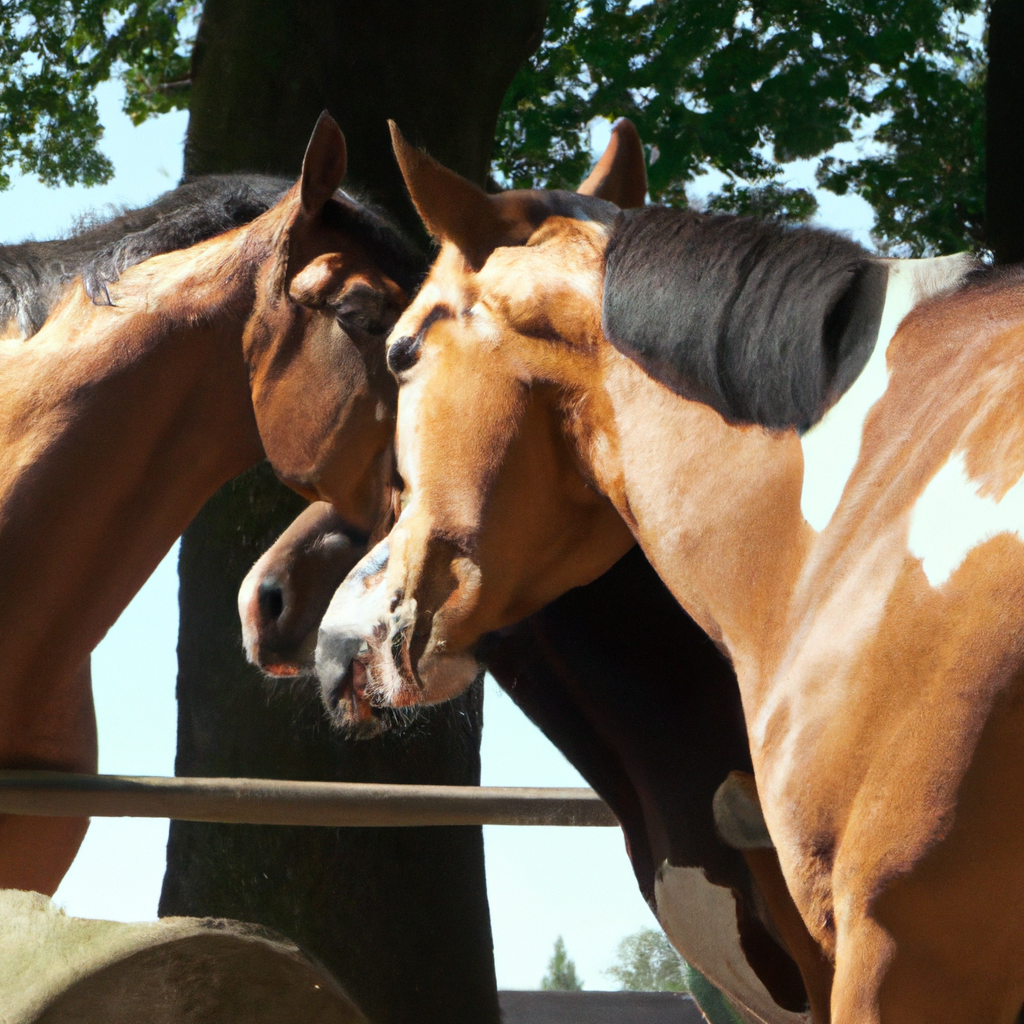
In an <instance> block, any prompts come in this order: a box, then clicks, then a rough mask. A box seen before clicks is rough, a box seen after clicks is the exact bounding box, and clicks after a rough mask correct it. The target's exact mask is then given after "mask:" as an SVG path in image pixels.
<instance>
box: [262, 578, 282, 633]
mask: <svg viewBox="0 0 1024 1024" xmlns="http://www.w3.org/2000/svg"><path fill="white" fill-rule="evenodd" d="M256 601H257V604H258V605H259V609H260V615H261V616H262V617H263V618H264V619H266V620H267V621H269V622H276V621H277V620H278V619H279V618H280V617H281V613H282V612H283V611H284V591H283V590H282V589H281V584H280V583H278V581H277V580H275V579H267V580H263V581H262V582H261V583H260V585H259V589H258V590H257V592H256Z"/></svg>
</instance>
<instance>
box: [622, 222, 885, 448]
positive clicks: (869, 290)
mask: <svg viewBox="0 0 1024 1024" xmlns="http://www.w3.org/2000/svg"><path fill="white" fill-rule="evenodd" d="M887 278H888V273H887V271H886V269H885V267H884V265H883V264H881V263H880V262H878V261H875V260H873V259H872V258H871V256H870V255H869V254H868V253H867V251H866V250H864V249H862V248H861V247H860V246H859V245H857V244H856V243H855V242H851V241H850V240H848V239H846V238H843V237H841V236H840V235H836V234H833V233H832V232H829V231H823V230H820V229H816V228H789V227H785V226H783V225H781V224H778V223H774V222H767V221H758V220H754V219H752V218H748V217H735V216H730V215H728V214H718V215H712V214H702V213H697V212H695V211H693V210H675V209H668V208H666V207H660V206H649V207H645V208H643V209H640V210H635V211H628V212H625V213H622V214H620V215H619V217H618V218H617V219H616V221H615V224H614V226H613V229H612V236H611V241H610V242H609V245H608V248H607V250H606V254H605V290H604V309H603V327H604V332H605V334H606V336H607V337H608V340H609V341H610V342H611V343H612V344H613V345H615V347H616V348H618V349H619V350H620V351H621V352H622V353H624V354H625V355H627V356H629V357H630V358H631V359H633V360H635V361H636V362H637V363H639V364H640V365H641V366H642V367H643V368H644V369H645V370H646V371H647V373H649V374H650V375H651V376H652V377H654V378H655V379H656V380H658V381H660V382H661V383H663V384H665V385H666V386H667V387H669V388H671V389H672V390H673V391H675V392H676V393H677V394H680V395H683V396H685V397H687V398H692V399H695V400H697V401H701V402H704V403H706V404H707V405H710V406H711V407H712V408H714V409H716V410H717V411H718V412H719V413H721V414H722V416H724V417H725V418H726V419H728V420H730V421H733V422H740V423H757V424H761V425H762V426H766V427H769V428H772V429H783V428H787V427H796V428H798V429H800V430H806V429H808V428H809V427H810V426H812V425H813V424H814V423H815V422H816V421H817V420H818V419H820V418H821V416H823V415H824V413H825V411H826V410H827V409H828V407H829V406H830V405H831V404H832V403H833V402H834V401H835V400H836V399H837V398H838V397H839V395H841V394H842V393H843V392H844V391H845V390H846V389H847V388H848V387H849V386H850V384H852V383H853V381H854V380H855V379H856V378H857V375H858V374H859V373H860V371H861V370H862V369H863V367H864V364H865V363H866V362H867V360H868V357H869V356H870V355H871V351H872V349H873V348H874V345H875V340H876V338H877V334H878V326H879V322H880V320H881V316H882V305H883V303H884V300H885V289H886V284H887Z"/></svg>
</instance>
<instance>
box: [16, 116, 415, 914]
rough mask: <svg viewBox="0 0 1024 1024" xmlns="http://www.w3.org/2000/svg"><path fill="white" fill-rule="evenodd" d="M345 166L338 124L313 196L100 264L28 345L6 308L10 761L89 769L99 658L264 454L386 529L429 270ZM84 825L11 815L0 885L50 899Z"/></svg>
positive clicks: (288, 198)
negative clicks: (350, 183) (205, 513)
mask: <svg viewBox="0 0 1024 1024" xmlns="http://www.w3.org/2000/svg"><path fill="white" fill-rule="evenodd" d="M345 164H346V154H345V142H344V137H343V136H342V134H341V132H340V130H339V129H338V127H337V125H336V124H335V123H334V122H333V121H332V120H331V119H330V118H329V117H327V116H326V115H325V116H323V117H322V118H321V120H320V122H319V123H318V124H317V127H316V130H315V131H314V133H313V136H312V138H311V140H310V143H309V148H308V149H307V152H306V156H305V160H304V162H303V168H302V177H301V179H300V181H299V182H298V184H296V185H295V186H294V187H293V188H291V189H290V190H289V191H288V192H287V193H286V194H285V195H284V197H283V198H282V199H281V200H280V202H278V203H277V205H275V206H274V207H273V208H272V209H270V210H268V211H267V212H266V213H263V214H262V215H261V216H259V217H256V219H254V220H251V222H250V223H248V224H246V225H245V226H243V227H239V228H236V229H234V230H232V231H229V232H227V233H226V234H221V235H218V236H217V237H214V238H211V239H208V240H206V241H203V242H200V243H199V244H197V245H195V246H192V247H191V248H188V249H185V250H182V251H176V252H170V253H166V254H164V255H159V256H155V257H153V258H151V259H147V260H145V261H144V262H141V263H138V264H136V265H133V266H125V265H124V264H125V262H126V261H127V260H126V259H122V258H120V257H119V255H118V252H115V253H114V254H113V255H112V257H111V258H112V259H113V261H114V263H113V267H114V269H115V270H117V271H118V272H119V274H120V276H119V277H118V278H117V280H116V281H115V280H113V277H115V276H116V274H111V273H110V272H109V268H107V267H106V266H105V264H102V263H101V265H100V266H99V268H98V270H97V272H96V273H97V275H98V276H97V277H96V278H94V280H98V281H99V282H100V286H99V287H98V288H93V289H92V291H93V295H94V296H95V297H96V301H94V298H93V297H92V296H90V294H89V293H88V292H87V290H86V287H85V286H84V285H83V284H82V283H81V282H76V283H74V284H72V285H70V286H69V287H68V288H67V289H66V292H65V294H64V296H63V298H61V299H60V300H59V301H58V302H57V305H56V307H55V309H54V310H53V312H52V313H51V314H50V316H49V317H48V319H47V320H46V321H45V323H44V324H43V326H42V327H41V328H40V329H39V330H38V331H37V332H36V333H35V334H34V335H32V336H31V337H29V338H28V339H27V340H23V338H22V337H21V335H22V334H24V331H23V330H22V329H21V328H20V327H18V329H17V330H16V329H15V327H11V326H10V325H11V323H12V321H14V322H15V324H16V325H17V323H18V321H21V322H22V323H28V324H29V325H31V318H29V319H28V320H26V317H25V316H18V315H12V313H11V310H12V309H15V308H16V305H17V304H16V302H15V301H14V300H11V299H8V301H7V305H6V306H5V309H6V310H7V313H8V320H7V323H8V325H9V326H8V330H7V332H6V333H7V335H8V337H7V338H6V339H5V340H4V341H3V342H0V345H2V348H0V359H2V362H3V373H2V374H0V433H2V436H3V445H2V446H0V460H2V465H0V577H2V578H3V580H4V582H5V586H6V588H7V589H6V593H7V595H8V598H7V604H6V609H5V624H4V629H3V631H2V633H0V664H2V665H3V674H2V677H0V764H3V765H4V766H6V767H34V768H57V769H64V770H74V771H95V768H96V732H95V718H94V715H93V710H92V694H91V688H90V681H89V671H88V657H89V653H90V652H91V650H92V649H93V648H94V647H95V645H96V644H97V643H98V642H99V640H100V639H101V637H102V636H103V634H104V633H105V632H106V631H107V629H108V628H109V627H110V625H111V624H112V623H113V622H114V620H115V619H116V618H117V616H118V614H119V613H120V612H121V610H122V609H123V608H124V607H125V605H126V604H127V603H128V602H129V600H130V599H131V597H132V596H133V595H134V593H135V592H136V591H137V590H138V588H139V587H140V586H141V585H142V583H143V582H144V581H145V579H146V578H147V576H148V575H149V574H150V573H151V572H152V570H153V568H154V567H155V566H156V565H157V563H158V562H159V561H160V559H161V558H162V557H163V556H164V554H165V553H166V552H167V551H168V550H169V548H170V547H171V545H172V544H173V543H174V541H175V539H176V538H177V537H178V535H179V534H180V533H181V532H182V530H183V529H184V528H185V526H186V525H187V524H188V522H189V521H190V520H191V519H192V517H193V516H194V515H195V514H196V512H198V510H199V509H200V507H201V506H202V505H203V503H204V502H205V501H206V499H207V498H208V497H210V496H211V495H212V494H213V493H214V492H215V491H216V490H217V488H218V487H219V486H220V485H221V484H222V483H224V482H226V481H227V480H229V479H230V478H232V477H233V476H235V475H237V474H238V473H240V472H241V471H242V470H244V469H246V468H248V467H249V466H252V465H254V464H255V463H257V462H259V461H260V460H261V459H263V458H264V457H267V458H269V459H270V461H271V463H272V465H273V467H274V469H275V471H276V472H277V474H278V476H279V477H280V478H281V479H282V480H283V481H284V482H285V483H287V484H289V485H290V486H292V487H293V488H295V489H296V490H298V491H299V492H300V493H302V494H304V495H306V496H307V497H309V498H322V499H329V500H330V501H332V502H333V503H334V504H335V506H336V507H337V508H338V509H339V510H341V511H342V512H343V513H344V514H345V516H346V517H347V518H348V519H349V521H351V522H353V523H355V524H357V525H360V526H362V527H363V528H366V529H369V528H370V527H371V526H373V524H374V523H375V522H376V520H377V519H378V517H379V516H380V515H381V512H382V508H383V505H384V494H385V490H386V487H387V485H388V483H389V482H390V461H389V460H390V456H389V454H388V449H389V445H390V440H391V436H392V431H393V408H394V384H393V382H392V381H391V380H390V379H389V377H388V375H387V372H386V369H385V367H384V363H383V337H384V335H385V334H386V332H387V330H388V329H389V328H390V326H391V324H392V323H393V322H394V321H395V318H396V317H397V315H398V313H399V312H400V310H401V309H402V308H403V307H404V305H405V303H406V301H407V299H408V296H409V294H410V292H411V291H412V289H413V288H414V286H415V284H416V282H417V280H418V275H419V273H420V270H421V264H420V260H419V257H418V256H417V255H415V251H414V250H413V249H411V247H409V246H408V245H407V243H405V242H404V241H403V240H402V238H401V236H400V235H399V234H398V233H397V231H396V230H395V229H393V228H392V227H391V226H390V224H389V222H387V221H386V220H385V219H384V218H383V217H382V216H381V215H379V214H377V213H376V212H375V211H373V210H372V209H370V208H368V207H366V206H364V205H362V204H360V203H358V202H356V201H355V200H353V199H351V198H350V197H349V196H347V195H345V194H344V193H342V192H338V191H337V189H338V186H339V185H340V183H341V181H342V178H343V177H344V173H345ZM144 230H145V225H143V226H142V227H140V231H144ZM136 241H137V242H138V241H139V239H136ZM142 243H143V244H141V245H137V246H135V249H136V251H138V250H139V249H141V250H143V251H144V250H145V248H146V245H145V240H144V239H143V240H142ZM86 276H87V278H88V276H89V275H88V274H87V275H86ZM313 293H315V296H316V298H315V300H314V301H310V299H309V296H310V295H311V294H313ZM26 316H27V314H26ZM86 827H87V821H86V820H79V819H54V818H50V819H46V818H24V817H16V816H4V817H2V818H0V886H3V887H14V888H24V889H35V890H38V891H41V892H46V893H51V894H52V893H53V891H54V890H55V889H56V886H57V884H58V883H59V881H60V879H61V877H62V876H63V874H64V872H65V871H66V870H67V868H68V866H69V865H70V863H71V860H72V859H73V857H74V854H75V852H76V851H77V849H78V846H79V844H80V842H81V839H82V837H83V836H84V834H85V830H86Z"/></svg>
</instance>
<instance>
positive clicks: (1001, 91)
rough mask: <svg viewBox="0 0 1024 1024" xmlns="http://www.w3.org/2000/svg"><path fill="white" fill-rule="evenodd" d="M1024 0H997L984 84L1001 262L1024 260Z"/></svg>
mask: <svg viewBox="0 0 1024 1024" xmlns="http://www.w3.org/2000/svg"><path fill="white" fill-rule="evenodd" d="M1022 45H1024V0H993V2H992V8H991V12H990V14H989V23H988V81H987V84H986V87H985V107H986V111H985V115H986V127H985V241H986V242H987V244H988V247H989V248H990V249H991V250H992V252H993V253H994V254H995V257H996V260H997V261H998V262H999V263H1018V262H1020V261H1021V260H1024V131H1022V130H1021V128H1022V111H1024V62H1022V61H1021V56H1020V53H1021V46H1022Z"/></svg>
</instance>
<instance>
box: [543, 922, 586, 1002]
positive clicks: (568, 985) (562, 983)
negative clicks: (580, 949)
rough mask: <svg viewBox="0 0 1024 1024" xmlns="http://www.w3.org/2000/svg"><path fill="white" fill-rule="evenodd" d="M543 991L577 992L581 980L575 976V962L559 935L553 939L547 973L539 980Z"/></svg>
mask: <svg viewBox="0 0 1024 1024" xmlns="http://www.w3.org/2000/svg"><path fill="white" fill-rule="evenodd" d="M540 987H541V988H542V989H544V991H545V992H579V991H580V990H581V989H582V988H583V981H582V980H581V979H580V978H578V977H576V964H575V963H573V961H572V960H571V959H570V958H569V954H568V953H567V952H566V951H565V940H564V939H563V938H562V936H561V935H559V936H558V938H557V939H555V951H554V953H552V954H551V959H550V960H549V961H548V973H547V974H545V975H544V978H543V979H542V980H541V983H540Z"/></svg>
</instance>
